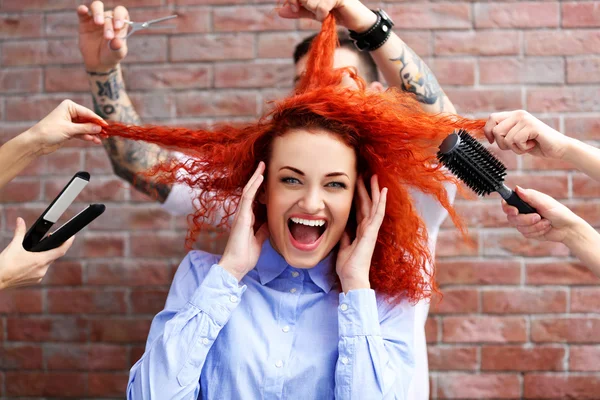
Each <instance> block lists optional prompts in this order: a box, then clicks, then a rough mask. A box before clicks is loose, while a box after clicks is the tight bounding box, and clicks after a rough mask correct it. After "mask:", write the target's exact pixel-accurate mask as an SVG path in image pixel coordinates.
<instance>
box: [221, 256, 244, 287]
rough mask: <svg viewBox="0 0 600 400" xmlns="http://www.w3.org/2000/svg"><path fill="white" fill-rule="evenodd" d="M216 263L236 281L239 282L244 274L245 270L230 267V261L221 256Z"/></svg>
mask: <svg viewBox="0 0 600 400" xmlns="http://www.w3.org/2000/svg"><path fill="white" fill-rule="evenodd" d="M217 265H219V267H221V268H223V269H224V270H225V271H226V272H227V273H229V274H230V275H231V276H233V277H234V278H235V279H237V281H238V282H241V280H242V278H244V276H246V273H245V272H240V271H239V269H237V268H235V267H232V265H231V263H229V262H228V260H226V259H225V260H224V259H223V258H221V260H220V261H219V263H218V264H217Z"/></svg>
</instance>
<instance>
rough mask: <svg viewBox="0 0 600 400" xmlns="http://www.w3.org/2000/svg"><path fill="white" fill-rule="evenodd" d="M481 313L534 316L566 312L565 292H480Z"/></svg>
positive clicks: (542, 290) (525, 290)
mask: <svg viewBox="0 0 600 400" xmlns="http://www.w3.org/2000/svg"><path fill="white" fill-rule="evenodd" d="M482 299H483V312H484V313H493V314H515V313H516V314H536V313H564V312H567V292H566V290H555V289H503V290H490V291H487V290H486V291H484V292H482Z"/></svg>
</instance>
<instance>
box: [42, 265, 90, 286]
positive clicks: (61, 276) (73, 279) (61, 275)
mask: <svg viewBox="0 0 600 400" xmlns="http://www.w3.org/2000/svg"><path fill="white" fill-rule="evenodd" d="M81 277H82V265H81V262H79V261H65V260H58V261H55V262H54V263H52V266H51V267H50V268H49V269H48V272H46V276H45V277H44V280H43V284H44V286H48V285H71V286H75V285H81V283H82V278H81Z"/></svg>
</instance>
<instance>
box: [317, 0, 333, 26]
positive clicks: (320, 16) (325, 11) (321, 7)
mask: <svg viewBox="0 0 600 400" xmlns="http://www.w3.org/2000/svg"><path fill="white" fill-rule="evenodd" d="M329 11H331V4H329V2H328V1H327V0H321V1H320V2H319V4H318V5H317V12H316V13H315V15H316V18H317V21H321V22H323V21H325V18H327V16H328V15H329Z"/></svg>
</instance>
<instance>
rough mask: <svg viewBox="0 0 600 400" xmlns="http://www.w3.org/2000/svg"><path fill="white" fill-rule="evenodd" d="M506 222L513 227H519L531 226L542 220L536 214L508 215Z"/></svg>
mask: <svg viewBox="0 0 600 400" xmlns="http://www.w3.org/2000/svg"><path fill="white" fill-rule="evenodd" d="M506 218H507V219H508V222H510V224H511V225H512V226H514V227H519V226H531V225H534V224H536V223H538V222H539V221H541V220H542V217H541V216H540V215H539V214H537V213H533V214H519V215H509V216H508V217H506Z"/></svg>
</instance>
